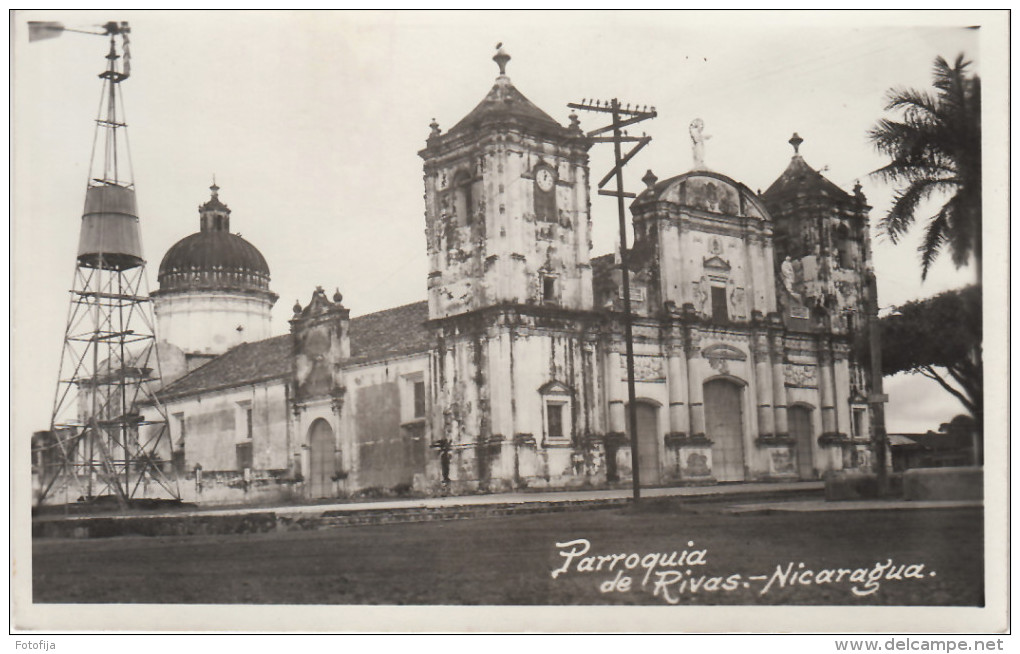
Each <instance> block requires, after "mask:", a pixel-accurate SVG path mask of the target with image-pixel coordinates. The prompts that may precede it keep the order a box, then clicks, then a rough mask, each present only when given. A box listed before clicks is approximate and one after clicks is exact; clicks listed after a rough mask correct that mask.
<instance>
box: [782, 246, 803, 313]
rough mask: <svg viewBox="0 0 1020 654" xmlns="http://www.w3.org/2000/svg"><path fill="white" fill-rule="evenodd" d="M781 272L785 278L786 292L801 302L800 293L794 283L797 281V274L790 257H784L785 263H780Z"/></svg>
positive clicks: (784, 286)
mask: <svg viewBox="0 0 1020 654" xmlns="http://www.w3.org/2000/svg"><path fill="white" fill-rule="evenodd" d="M779 273H780V276H781V277H782V279H783V288H785V289H786V292H787V293H789V294H790V297H792V298H794V299H795V300H797V301H798V302H800V301H801V298H800V293H797V292H796V291H794V290H793V284H794V282H795V281H796V276H795V273H794V271H793V262H792V261H790V257H786V258H785V259H783V263H781V264H780V265H779Z"/></svg>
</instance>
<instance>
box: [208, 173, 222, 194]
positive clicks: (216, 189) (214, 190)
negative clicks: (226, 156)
mask: <svg viewBox="0 0 1020 654" xmlns="http://www.w3.org/2000/svg"><path fill="white" fill-rule="evenodd" d="M209 190H210V191H212V196H213V197H214V198H215V197H219V193H220V187H219V186H216V173H213V176H212V186H210V187H209Z"/></svg>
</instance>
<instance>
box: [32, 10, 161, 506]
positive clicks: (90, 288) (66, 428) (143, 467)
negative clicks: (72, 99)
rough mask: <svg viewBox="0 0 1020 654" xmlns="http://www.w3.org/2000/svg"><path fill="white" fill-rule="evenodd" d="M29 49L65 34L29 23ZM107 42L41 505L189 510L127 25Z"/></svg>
mask: <svg viewBox="0 0 1020 654" xmlns="http://www.w3.org/2000/svg"><path fill="white" fill-rule="evenodd" d="M29 28H30V40H37V39H39V38H47V37H52V36H57V35H59V34H60V33H61V32H62V31H80V30H67V29H66V28H64V27H63V26H62V25H60V24H59V23H35V24H30V25H29ZM102 29H103V31H102V32H85V33H90V34H100V35H102V36H108V37H109V40H110V50H109V53H108V54H107V55H106V60H107V65H106V69H105V70H104V71H103V72H102V73H101V74H100V75H99V77H100V78H101V79H102V98H101V102H100V108H99V115H98V117H97V118H96V128H95V138H94V141H93V146H92V160H91V162H90V164H89V179H88V184H87V187H86V190H85V210H84V212H83V214H82V219H81V231H80V233H79V237H78V254H77V258H76V262H75V270H74V281H73V283H72V288H71V300H70V307H69V309H68V314H67V327H66V329H65V332H64V344H63V351H62V356H61V363H60V374H59V377H58V382H57V391H56V396H55V398H54V402H53V414H52V420H51V424H50V434H49V442H48V443H47V444H45V446H44V447H45V448H46V449H48V450H49V452H47V453H46V454H47V455H46V456H43V457H40V458H42V459H43V460H45V461H47V465H45V466H44V469H43V471H42V479H41V486H40V494H39V500H38V501H39V502H40V503H42V501H43V500H44V499H45V498H46V497H47V496H50V497H51V498H53V497H61V496H63V497H66V498H67V500H70V501H75V500H78V501H92V500H95V499H97V498H102V497H108V496H112V497H115V498H116V499H117V501H118V503H119V504H120V505H121V506H126V505H127V504H128V503H129V502H130V501H131V500H133V499H138V498H143V497H144V498H162V499H173V500H176V499H180V492H179V490H178V487H177V483H176V480H175V479H171V478H170V476H169V475H168V474H167V473H168V472H169V467H170V465H171V463H170V461H171V446H170V432H169V428H168V423H167V418H166V413H165V410H164V409H163V407H162V405H161V404H160V403H159V401H158V400H157V398H156V397H155V390H156V388H157V387H158V384H159V378H160V371H159V360H158V356H157V352H156V345H155V343H156V339H155V337H154V324H155V323H154V320H153V311H152V304H151V301H150V299H149V293H148V284H147V281H146V276H145V260H144V259H143V258H142V247H141V237H140V233H139V221H138V210H137V207H136V201H135V187H134V180H133V173H132V170H131V160H130V153H129V151H128V140H127V130H126V127H127V124H126V122H125V119H124V108H123V96H122V94H121V84H122V83H123V82H124V80H126V79H128V77H129V75H130V72H131V68H130V49H129V44H130V41H129V34H130V28H129V27H128V25H127V23H115V22H110V23H107V24H106V25H104V26H103V28H102Z"/></svg>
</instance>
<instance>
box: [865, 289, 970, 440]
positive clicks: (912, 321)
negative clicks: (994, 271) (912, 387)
mask: <svg viewBox="0 0 1020 654" xmlns="http://www.w3.org/2000/svg"><path fill="white" fill-rule="evenodd" d="M879 324H880V325H881V332H882V373H883V374H886V375H892V374H895V373H898V372H911V373H916V374H920V375H924V376H925V377H927V378H929V379H933V380H935V381H936V382H938V383H939V385H941V386H942V388H944V389H945V390H946V391H947V392H949V393H950V394H952V395H953V397H955V398H956V399H958V400H960V402H961V403H962V404H963V406H964V407H966V409H967V410H968V411H969V412H970V414H971V415H972V416H973V417H974V420H975V421H976V422H977V425H978V428H979V429H980V428H981V424H982V423H981V418H982V414H983V407H984V393H983V386H982V365H981V358H980V355H979V354H978V353H979V352H980V351H981V287H980V286H968V287H966V288H962V289H959V290H955V291H946V292H944V293H940V294H938V295H935V296H933V297H930V298H927V299H925V300H916V301H913V302H907V303H906V304H904V305H903V306H900V307H897V309H896V310H895V311H893V312H892V313H891V314H890V315H887V316H884V317H883V318H881V319H880V320H879Z"/></svg>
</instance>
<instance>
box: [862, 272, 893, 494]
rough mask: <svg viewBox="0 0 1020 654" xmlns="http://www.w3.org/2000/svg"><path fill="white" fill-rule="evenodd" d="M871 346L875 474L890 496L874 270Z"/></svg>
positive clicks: (870, 279)
mask: <svg viewBox="0 0 1020 654" xmlns="http://www.w3.org/2000/svg"><path fill="white" fill-rule="evenodd" d="M867 280H868V296H869V297H868V301H869V304H870V305H871V306H869V307H868V341H869V343H868V346H869V349H870V350H871V393H870V394H869V395H868V405H869V406H870V407H871V442H872V446H873V449H874V451H875V457H876V458H877V459H878V461H876V465H875V473H876V474H877V476H878V496H879V497H885V496H886V495H888V493H889V471H888V469H887V467H886V461H885V460H886V453H887V452H888V449H889V448H888V439H887V437H886V433H885V403H886V402H888V401H889V396H888V395H886V394H885V393H884V392H883V390H882V334H881V327H880V325H879V323H878V280H877V278H876V277H875V271H874V269H871V270H868V272H867Z"/></svg>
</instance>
